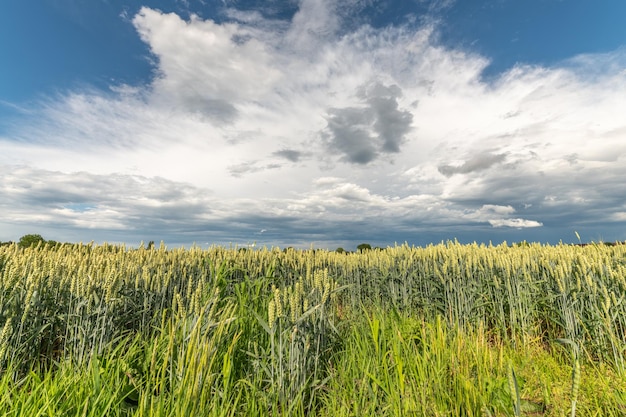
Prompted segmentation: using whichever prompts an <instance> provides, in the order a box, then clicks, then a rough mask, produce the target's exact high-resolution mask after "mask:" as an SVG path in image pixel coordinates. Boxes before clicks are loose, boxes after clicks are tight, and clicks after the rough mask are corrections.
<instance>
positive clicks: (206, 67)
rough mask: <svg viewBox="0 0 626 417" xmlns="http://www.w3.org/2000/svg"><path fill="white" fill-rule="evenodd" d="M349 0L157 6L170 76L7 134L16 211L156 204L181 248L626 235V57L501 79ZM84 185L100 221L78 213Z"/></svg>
mask: <svg viewBox="0 0 626 417" xmlns="http://www.w3.org/2000/svg"><path fill="white" fill-rule="evenodd" d="M349 4H350V5H351V6H342V7H344V8H343V9H342V10H338V9H337V8H338V7H339V6H336V5H335V3H332V2H326V1H322V2H319V1H303V2H302V3H301V6H300V10H299V12H298V13H297V14H296V15H295V17H294V18H293V20H292V21H291V22H284V21H278V20H270V19H266V18H264V17H263V16H262V15H261V14H260V13H251V12H240V11H237V10H234V9H230V10H228V11H227V13H226V16H227V17H230V18H231V19H232V21H231V22H229V23H221V24H219V23H216V22H213V21H210V20H202V19H200V18H199V17H197V16H194V17H192V18H191V19H190V20H188V21H185V20H183V19H182V18H180V17H179V16H177V15H175V14H164V13H161V12H159V11H157V10H153V9H149V8H142V9H141V11H140V12H139V14H137V15H136V16H135V17H134V19H133V24H134V25H135V27H136V29H137V32H138V35H139V36H140V37H141V39H142V40H143V41H144V42H145V43H146V44H148V46H149V47H150V50H151V51H152V53H153V54H154V58H155V75H154V78H153V79H152V80H149V82H148V83H147V84H146V85H145V86H125V85H117V86H112V87H111V91H107V92H102V91H95V90H82V91H81V90H76V91H72V92H69V93H67V94H65V95H62V96H59V97H53V98H50V99H49V100H47V101H45V102H42V103H41V104H40V107H39V108H38V109H36V111H34V116H33V117H32V118H30V119H28V123H26V124H24V125H22V126H21V127H19V128H16V129H15V130H14V132H13V133H12V136H11V137H7V138H5V139H0V140H1V141H2V147H3V152H2V153H1V154H0V166H1V167H2V171H0V172H1V173H2V178H1V180H2V181H1V182H2V184H3V187H2V188H0V193H2V194H1V195H0V200H2V201H9V200H10V201H11V202H12V204H13V205H7V204H6V203H5V204H4V205H0V214H1V215H2V216H3V217H4V218H5V219H9V220H11V221H14V222H16V223H23V224H27V223H28V222H31V223H37V224H44V223H45V224H59V225H71V227H76V228H81V227H85V228H89V227H92V226H93V227H101V228H108V229H123V228H132V227H139V226H137V223H136V220H135V219H137V218H140V217H141V216H142V213H144V212H145V211H146V210H147V211H148V212H150V213H152V215H151V216H152V217H150V218H152V219H153V220H154V223H150V225H151V227H154V228H156V229H157V230H163V231H164V232H163V233H164V234H165V233H169V232H167V230H171V231H172V232H171V235H172V236H173V235H174V234H175V232H174V231H176V230H178V231H180V230H182V229H185V230H187V228H195V229H202V230H204V229H203V228H205V226H206V224H205V223H203V222H210V225H211V226H210V227H213V228H216V226H215V223H212V222H217V221H218V220H224V219H227V218H228V219H235V220H233V224H234V223H237V224H250V225H251V226H250V229H249V230H251V231H252V232H250V233H257V232H258V230H267V231H268V232H267V233H263V236H264V237H266V236H270V235H271V233H270V232H269V231H273V230H276V229H275V228H273V227H271V225H266V224H264V223H263V222H270V221H274V220H276V219H278V217H280V216H284V217H285V218H286V219H290V220H289V221H287V220H285V221H284V223H285V224H284V226H285V227H284V229H283V230H285V234H289V233H302V234H305V235H306V233H308V232H306V233H305V232H304V231H303V230H313V229H315V228H317V229H319V230H323V232H321V233H327V234H328V236H335V237H334V238H335V239H338V238H337V237H336V234H337V233H346V232H345V231H341V232H340V231H338V227H337V222H345V223H346V224H350V223H351V222H360V221H365V220H367V221H371V222H377V226H380V227H381V228H382V226H383V225H384V226H385V228H387V229H389V233H390V235H391V233H393V231H394V230H401V231H403V233H404V232H406V231H412V232H413V233H415V234H419V231H420V230H426V229H428V230H430V229H437V228H440V229H442V230H443V229H445V228H449V229H445V230H447V232H446V233H454V230H455V227H458V228H472V227H475V228H477V229H476V230H478V231H480V232H484V230H483V229H480V228H481V227H482V226H484V225H485V224H490V225H491V226H493V227H494V228H514V229H526V228H539V227H540V226H543V225H544V224H548V223H549V222H548V219H549V220H550V224H552V225H554V224H559V225H562V226H564V225H566V224H568V222H584V223H585V224H594V223H593V222H596V223H598V224H600V223H601V222H602V221H604V220H607V221H608V219H611V220H612V221H624V219H623V207H624V204H626V201H625V199H626V197H625V196H626V186H625V185H623V181H622V179H623V178H624V176H625V175H626V168H625V167H626V164H624V162H625V160H626V140H625V138H626V121H625V119H624V118H623V114H622V113H623V109H624V108H626V72H624V65H623V63H624V56H626V52H625V51H624V50H618V51H615V52H613V53H611V54H605V55H602V56H600V57H599V59H600V62H609V63H610V65H608V67H603V69H602V70H598V69H597V68H598V67H600V66H601V65H600V64H597V63H596V62H595V61H594V58H595V57H597V56H595V55H591V56H581V57H575V58H573V59H572V60H570V61H567V62H565V63H562V64H561V65H559V66H556V67H540V66H525V65H519V66H516V67H514V68H512V69H510V70H509V71H508V72H506V73H504V74H502V75H501V76H499V77H497V78H496V79H495V80H494V81H490V82H487V81H485V80H483V79H482V78H481V72H482V70H483V69H484V68H485V67H486V66H487V65H488V63H489V61H488V58H487V57H483V56H479V55H477V54H473V53H470V52H467V51H463V50H459V49H454V48H452V47H450V46H445V45H442V44H441V43H439V42H438V40H437V27H436V25H435V24H428V23H426V24H424V25H423V26H422V27H421V28H419V29H413V28H411V27H409V26H404V27H386V28H382V29H375V28H372V27H370V26H367V25H363V26H360V27H358V28H356V30H354V31H346V30H345V28H344V26H343V23H342V22H343V21H342V18H343V17H342V16H345V15H346V14H349V13H347V12H346V9H345V7H355V8H356V9H358V7H361V6H359V5H358V2H352V3H349ZM444 6H445V5H444ZM446 7H448V6H446ZM338 11H339V12H338ZM79 172H82V173H83V174H78V173H79ZM34 178H36V179H37V180H38V181H39V183H33V182H32V181H31V180H32V179H34ZM140 178H141V179H142V180H141V181H140V180H139V179H140ZM79 179H80V181H79ZM142 181H143V182H142ZM37 184H38V185H37ZM77 184H78V185H77ZM44 188H49V189H50V193H48V194H46V193H43V191H42V190H43V189H44ZM68 188H69V189H73V190H74V191H73V193H74V194H75V195H76V196H78V197H80V196H83V197H82V198H84V200H86V201H88V202H89V204H91V205H92V207H93V208H92V209H90V210H85V211H82V212H81V211H75V210H72V209H71V208H70V207H71V206H67V204H71V203H75V201H73V200H72V201H70V200H69V199H66V200H67V201H66V200H64V199H63V198H65V197H62V196H63V195H64V194H58V192H66V191H67V189H68ZM173 189H180V190H183V191H181V192H182V194H175V193H173V192H172V190H173ZM96 190H101V192H100V193H96ZM155 190H156V191H155ZM155 192H156V193H157V195H158V197H154V193H155ZM159 193H161V194H159ZM51 195H56V196H57V199H56V200H54V199H53V200H54V203H50V205H49V206H46V205H44V206H43V207H47V208H46V209H45V210H38V209H35V208H34V207H35V206H34V204H36V202H38V201H42V200H43V199H45V198H50V197H51ZM112 196H118V197H112ZM78 197H77V198H78ZM68 198H69V197H68ZM7 199H9V200H7ZM81 201H82V200H81ZM518 212H519V213H518ZM176 213H186V214H188V215H189V216H188V217H184V216H183V217H181V216H179V215H178V214H176ZM514 214H515V216H516V217H515V218H513V217H511V216H513V215H514ZM526 218H532V219H535V220H527V219H526ZM272 219H274V220H272ZM296 219H299V220H298V221H296ZM603 219H604V220H603ZM185 222H187V226H184V224H185ZM255 222H256V223H255ZM306 222H310V223H306ZM305 224H306V227H305V226H304V225H305ZM146 225H147V223H146ZM327 225H328V226H327ZM146 227H147V226H146ZM232 227H233V230H234V231H233V232H232V233H233V234H234V235H237V233H239V232H240V231H239V229H237V227H236V226H232ZM242 227H243V226H242ZM290 227H291V229H290ZM564 227H565V226H564ZM159 228H160V229H159ZM541 228H542V229H545V228H546V226H543V227H541ZM218 229H220V230H221V232H220V233H223V235H224V236H227V235H228V233H229V231H228V229H227V228H226V227H223V230H222V228H218ZM245 230H248V229H246V228H245V227H243V229H242V231H241V233H244V231H245ZM381 230H382V229H381ZM216 233H217V232H216ZM382 234H383V231H380V235H381V236H382ZM237 236H239V235H237ZM307 236H308V235H307ZM283 237H284V236H283ZM452 237H453V236H452ZM267 238H268V239H269V238H270V237H267ZM272 238H273V239H276V240H277V241H278V242H277V243H280V242H279V241H280V239H281V237H280V236H277V235H273V237H272ZM329 239H330V240H332V239H333V238H329ZM556 240H557V241H558V239H556Z"/></svg>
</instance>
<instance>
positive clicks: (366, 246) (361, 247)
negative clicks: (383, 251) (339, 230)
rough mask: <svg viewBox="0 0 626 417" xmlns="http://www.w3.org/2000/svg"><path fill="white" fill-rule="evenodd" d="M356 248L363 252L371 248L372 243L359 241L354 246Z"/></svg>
mask: <svg viewBox="0 0 626 417" xmlns="http://www.w3.org/2000/svg"><path fill="white" fill-rule="evenodd" d="M356 249H357V250H358V251H359V252H364V251H366V250H370V249H372V245H370V244H369V243H361V244H360V245H359V246H357V247H356Z"/></svg>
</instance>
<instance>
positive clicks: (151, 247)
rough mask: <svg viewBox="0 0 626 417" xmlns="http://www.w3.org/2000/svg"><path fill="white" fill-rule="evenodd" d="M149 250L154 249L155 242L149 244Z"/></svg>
mask: <svg viewBox="0 0 626 417" xmlns="http://www.w3.org/2000/svg"><path fill="white" fill-rule="evenodd" d="M148 249H154V240H151V241H150V242H148Z"/></svg>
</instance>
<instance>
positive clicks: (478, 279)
mask: <svg viewBox="0 0 626 417" xmlns="http://www.w3.org/2000/svg"><path fill="white" fill-rule="evenodd" d="M625 297H626V245H620V244H618V245H613V246H611V245H603V244H591V245H587V246H573V245H565V244H561V245H556V246H547V245H540V244H520V245H507V244H506V243H503V244H501V245H498V246H492V245H477V244H473V245H462V244H459V243H457V242H448V243H442V244H438V245H431V246H427V247H410V246H407V245H401V246H396V247H390V248H386V249H375V250H365V251H361V252H358V253H337V252H331V251H326V250H313V249H311V250H294V249H286V250H281V249H278V248H264V249H255V250H245V249H237V248H224V247H211V248H209V249H201V248H197V247H192V248H188V249H168V248H166V247H165V246H164V245H163V244H161V246H160V247H158V248H154V247H150V248H145V247H143V246H142V247H140V248H139V249H136V248H126V247H124V246H116V245H107V244H104V245H95V244H86V245H85V244H77V245H68V244H64V245H56V246H53V245H45V244H40V245H38V246H36V247H31V248H21V247H19V246H18V245H16V244H11V245H5V246H2V247H0V415H2V416H28V417H36V416H107V417H109V416H355V417H356V416H358V417H360V416H575V415H579V416H624V415H626V362H625V358H626V302H625Z"/></svg>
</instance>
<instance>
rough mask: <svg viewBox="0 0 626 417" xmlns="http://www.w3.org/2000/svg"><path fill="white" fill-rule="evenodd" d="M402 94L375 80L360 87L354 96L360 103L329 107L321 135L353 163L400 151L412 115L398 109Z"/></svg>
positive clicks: (361, 162) (394, 86) (394, 88)
mask: <svg viewBox="0 0 626 417" xmlns="http://www.w3.org/2000/svg"><path fill="white" fill-rule="evenodd" d="M401 95H402V90H400V88H399V87H398V86H397V85H391V86H385V85H383V84H380V83H375V84H372V85H370V86H367V87H363V88H361V89H360V91H358V92H357V97H358V98H359V100H360V101H361V103H362V104H363V106H361V107H343V108H330V109H328V111H327V118H326V121H327V126H326V129H325V130H324V131H323V132H322V137H323V138H324V139H325V140H326V141H327V144H328V146H329V147H330V148H331V149H334V150H337V151H339V152H341V153H342V154H343V158H342V159H344V160H346V161H348V162H350V163H354V164H361V165H364V164H367V163H369V162H372V161H373V160H375V159H376V158H378V157H379V156H380V155H381V154H389V153H399V152H400V146H401V145H402V143H403V142H404V141H405V135H406V134H407V133H408V132H409V131H410V130H411V123H412V122H413V115H412V114H411V113H410V112H409V111H406V110H400V108H399V105H398V98H399V97H401Z"/></svg>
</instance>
